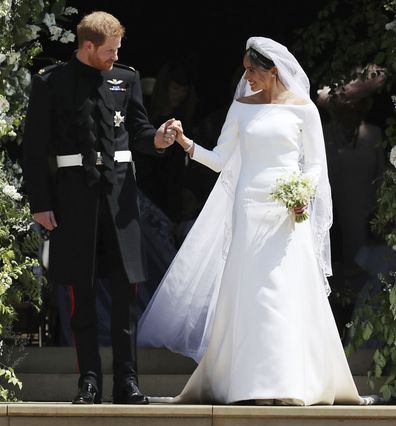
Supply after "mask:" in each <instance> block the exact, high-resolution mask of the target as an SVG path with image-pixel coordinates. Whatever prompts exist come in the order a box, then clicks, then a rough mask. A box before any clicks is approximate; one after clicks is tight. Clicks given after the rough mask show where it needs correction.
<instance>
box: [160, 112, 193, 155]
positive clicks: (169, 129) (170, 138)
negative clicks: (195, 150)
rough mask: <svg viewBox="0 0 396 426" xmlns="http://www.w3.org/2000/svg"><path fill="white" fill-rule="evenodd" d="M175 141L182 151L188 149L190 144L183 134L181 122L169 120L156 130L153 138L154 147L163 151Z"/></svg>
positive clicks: (173, 119)
mask: <svg viewBox="0 0 396 426" xmlns="http://www.w3.org/2000/svg"><path fill="white" fill-rule="evenodd" d="M175 141H176V142H178V143H179V144H180V145H181V146H182V147H183V148H184V150H186V149H188V148H190V147H191V144H192V141H190V139H188V138H187V137H186V136H185V135H184V133H183V126H182V123H181V121H180V120H176V119H175V118H171V119H170V120H167V121H166V122H165V123H163V124H162V125H161V126H160V127H159V128H158V130H157V133H156V135H155V138H154V145H155V147H156V148H157V149H164V148H168V147H169V146H171V145H173V144H174V142H175Z"/></svg>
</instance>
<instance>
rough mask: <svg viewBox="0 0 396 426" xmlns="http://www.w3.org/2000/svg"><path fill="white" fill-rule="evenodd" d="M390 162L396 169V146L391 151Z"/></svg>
mask: <svg viewBox="0 0 396 426" xmlns="http://www.w3.org/2000/svg"><path fill="white" fill-rule="evenodd" d="M389 161H390V162H391V164H392V166H393V167H396V145H395V146H394V147H393V148H392V149H391V152H390V155H389Z"/></svg>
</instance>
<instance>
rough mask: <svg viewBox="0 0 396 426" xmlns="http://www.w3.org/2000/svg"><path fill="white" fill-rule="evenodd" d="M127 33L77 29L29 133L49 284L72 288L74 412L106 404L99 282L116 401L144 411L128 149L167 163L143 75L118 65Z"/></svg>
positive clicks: (169, 133)
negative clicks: (107, 312)
mask: <svg viewBox="0 0 396 426" xmlns="http://www.w3.org/2000/svg"><path fill="white" fill-rule="evenodd" d="M123 36H124V27H123V26H122V25H121V24H120V22H119V21H118V20H117V19H116V18H115V17H114V16H112V15H110V14H108V13H105V12H93V13H91V14H89V15H87V16H85V17H84V18H83V19H82V20H81V22H80V23H79V24H78V26H77V37H78V50H77V52H76V54H75V56H74V57H73V58H72V59H71V60H70V61H69V62H67V63H62V64H58V65H53V66H49V67H47V68H45V69H42V70H40V71H39V72H38V74H37V75H35V76H34V77H33V81H32V91H31V95H30V102H29V109H28V113H27V118H26V126H25V134H24V141H23V146H24V176H25V181H26V189H27V194H28V197H29V201H30V206H31V211H32V213H33V218H34V219H35V221H36V222H38V223H39V224H40V225H42V226H43V227H44V228H45V229H47V230H48V231H50V253H49V281H51V282H52V283H54V284H61V285H67V286H70V288H71V291H72V299H73V312H72V318H71V327H72V330H73V333H74V338H75V344H76V350H77V356H78V363H79V373H80V377H79V381H78V392H77V394H76V396H75V398H74V399H73V403H74V404H94V403H101V401H102V369H101V359H100V354H99V344H98V330H97V313H96V304H95V303H96V302H95V298H96V291H95V282H96V279H95V277H96V276H97V272H98V269H99V268H100V271H99V273H100V276H101V277H104V276H105V277H107V278H108V279H109V280H110V283H111V296H112V311H111V337H112V347H113V374H114V377H113V402H114V403H115V404H136V403H138V404H139V403H147V402H148V400H147V398H146V397H145V395H143V394H142V392H141V391H140V390H139V387H138V379H137V371H136V321H137V318H136V311H137V309H136V308H137V306H136V283H138V282H142V281H145V280H146V279H147V275H146V270H145V261H144V254H143V251H142V238H141V229H140V221H139V210H138V205H137V187H136V181H135V168H134V163H133V160H132V153H131V151H130V150H131V148H134V149H137V150H139V151H141V152H143V153H146V154H151V155H161V154H162V151H163V149H164V148H166V147H168V146H169V145H171V144H172V143H173V142H174V137H175V132H174V131H173V130H171V129H168V128H167V127H168V126H169V125H170V124H171V123H172V120H169V121H168V122H166V123H164V124H163V125H162V126H160V128H159V129H158V130H157V131H156V130H155V128H154V127H153V126H152V125H151V124H150V123H149V122H148V118H147V114H146V111H145V108H144V106H143V103H142V93H141V86H140V80H139V74H138V72H137V71H135V70H134V69H133V68H132V67H128V66H124V65H121V64H117V63H116V60H117V59H118V57H117V53H118V49H119V48H120V46H121V39H122V37H123Z"/></svg>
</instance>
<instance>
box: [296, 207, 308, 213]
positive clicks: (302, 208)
mask: <svg viewBox="0 0 396 426" xmlns="http://www.w3.org/2000/svg"><path fill="white" fill-rule="evenodd" d="M307 209H308V206H298V207H294V209H293V211H294V213H295V214H302V213H305V212H306V211H307Z"/></svg>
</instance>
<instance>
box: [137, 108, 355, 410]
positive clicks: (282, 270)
mask: <svg viewBox="0 0 396 426" xmlns="http://www.w3.org/2000/svg"><path fill="white" fill-rule="evenodd" d="M318 132H320V134H318ZM315 137H318V138H319V137H321V138H322V137H323V136H322V133H321V123H320V118H319V114H318V112H317V109H316V107H315V105H314V104H313V103H308V104H305V105H285V104H245V103H241V102H239V101H237V100H234V101H233V103H232V105H231V107H230V110H229V113H228V116H227V119H226V122H225V124H224V126H223V130H222V134H221V136H220V138H219V142H218V146H217V147H216V148H215V149H214V150H213V151H208V150H206V149H204V148H202V147H200V146H199V145H197V144H196V145H195V150H194V156H193V159H194V160H196V161H199V162H201V163H203V164H205V165H207V166H209V167H211V168H213V169H215V170H221V169H223V168H224V167H225V166H226V165H227V164H228V162H229V160H230V158H232V157H233V155H234V154H235V152H238V155H239V156H240V173H239V176H238V178H237V180H236V186H235V188H234V189H231V190H228V189H227V185H224V184H223V185H222V184H221V183H218V184H217V185H216V187H215V188H214V190H213V193H212V194H211V197H212V198H210V199H209V200H208V203H209V204H211V205H212V208H216V198H217V200H218V204H219V205H218V206H217V208H224V207H222V206H224V205H226V204H227V201H224V202H223V198H224V197H226V198H227V199H228V200H231V201H228V203H230V204H229V205H230V206H231V207H232V208H231V212H230V219H229V220H228V219H227V212H226V211H225V212H224V215H223V217H222V218H220V219H219V218H218V216H219V215H212V216H211V212H208V211H207V210H205V208H206V206H205V208H204V210H203V212H202V213H201V215H202V218H198V220H197V222H198V223H196V225H194V227H195V226H197V229H196V230H194V228H193V229H192V231H191V237H190V239H189V237H187V240H186V242H185V247H182V248H181V250H180V253H179V255H178V256H177V257H176V259H175V261H174V264H172V265H171V267H170V270H169V271H168V273H167V274H166V276H165V277H164V279H163V282H162V283H161V284H160V287H159V288H158V290H157V293H156V294H155V295H154V298H153V300H152V301H151V304H150V305H149V307H148V309H147V311H146V312H145V314H144V315H143V317H142V319H141V321H140V324H139V344H140V345H144V346H167V347H169V348H170V349H171V350H174V351H177V352H181V353H184V354H185V355H187V356H191V357H193V358H195V359H196V360H197V361H199V364H198V367H197V368H196V370H195V371H194V373H193V374H192V376H191V378H190V379H189V381H188V383H187V384H186V386H185V388H184V389H183V391H182V392H181V394H180V395H178V396H177V397H176V398H174V399H173V401H172V402H175V403H221V404H229V403H235V402H238V401H243V400H259V401H261V402H262V403H266V402H267V401H268V402H269V403H271V401H273V400H278V401H281V403H282V402H283V403H285V404H290V405H312V404H361V403H362V398H361V397H360V396H359V395H358V392H357V389H356V386H355V383H354V381H353V378H352V375H351V372H350V369H349V366H348V363H347V360H346V357H345V354H344V350H343V347H342V343H341V340H340V338H339V335H338V331H337V327H336V324H335V321H334V317H333V314H332V312H331V308H330V305H329V302H328V299H327V294H326V289H325V286H324V285H323V281H324V280H323V274H322V272H321V270H320V268H319V264H318V260H317V257H316V255H315V252H314V244H313V237H312V232H311V226H310V221H309V220H307V221H305V222H302V223H295V221H294V217H293V215H292V214H290V213H289V212H288V211H287V210H286V209H285V207H283V206H282V205H280V204H277V203H275V202H274V201H272V200H271V198H270V192H271V189H272V187H273V185H274V183H275V181H276V179H277V178H278V177H280V176H283V175H284V174H285V173H288V172H292V171H295V170H299V169H302V170H303V171H304V173H307V174H308V175H310V176H311V178H312V179H313V180H314V181H315V182H316V181H317V179H318V176H319V174H320V172H321V168H322V166H323V165H321V164H320V161H319V160H318V159H319V158H320V156H319V155H318V151H317V150H318V149H319V148H317V147H318V145H319V144H318V143H316V144H315V140H312V138H315ZM221 178H222V176H220V178H219V179H220V180H221ZM222 187H223V188H225V190H224V189H223V192H222V193H220V191H221V189H220V188H222ZM230 191H231V192H232V194H231V195H230V194H229V193H228V194H227V192H230ZM224 194H226V195H224ZM222 197H223V198H222ZM211 217H213V220H215V221H218V223H217V222H216V223H215V224H212V226H213V227H215V228H216V229H217V228H224V232H223V231H221V232H220V231H219V235H220V234H221V235H225V237H217V236H216V235H217V233H214V234H211V235H207V234H206V235H205V226H208V225H207V223H208V222H210V221H211ZM202 240H205V241H204V242H202ZM200 244H204V246H203V247H201V246H200ZM220 246H221V247H220ZM202 249H203V250H205V252H202ZM194 250H195V252H194ZM219 251H221V252H222V253H223V256H221V253H219V254H217V253H218V252H219ZM189 253H192V255H193V256H194V257H192V256H190V255H189ZM196 257H199V258H198V259H196ZM201 258H202V262H201ZM219 259H221V260H219ZM191 264H194V265H195V264H198V265H201V267H200V268H198V269H197V267H196V266H194V270H193V271H190V269H189V266H190V265H191ZM213 264H215V265H216V266H215V267H213ZM208 271H212V272H210V273H209V272H208ZM210 274H212V275H210ZM209 275H210V276H209ZM208 281H210V282H211V284H208ZM206 288H208V289H206ZM195 311H196V312H195ZM192 312H194V314H192ZM190 315H191V317H190ZM197 318H198V319H197Z"/></svg>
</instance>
